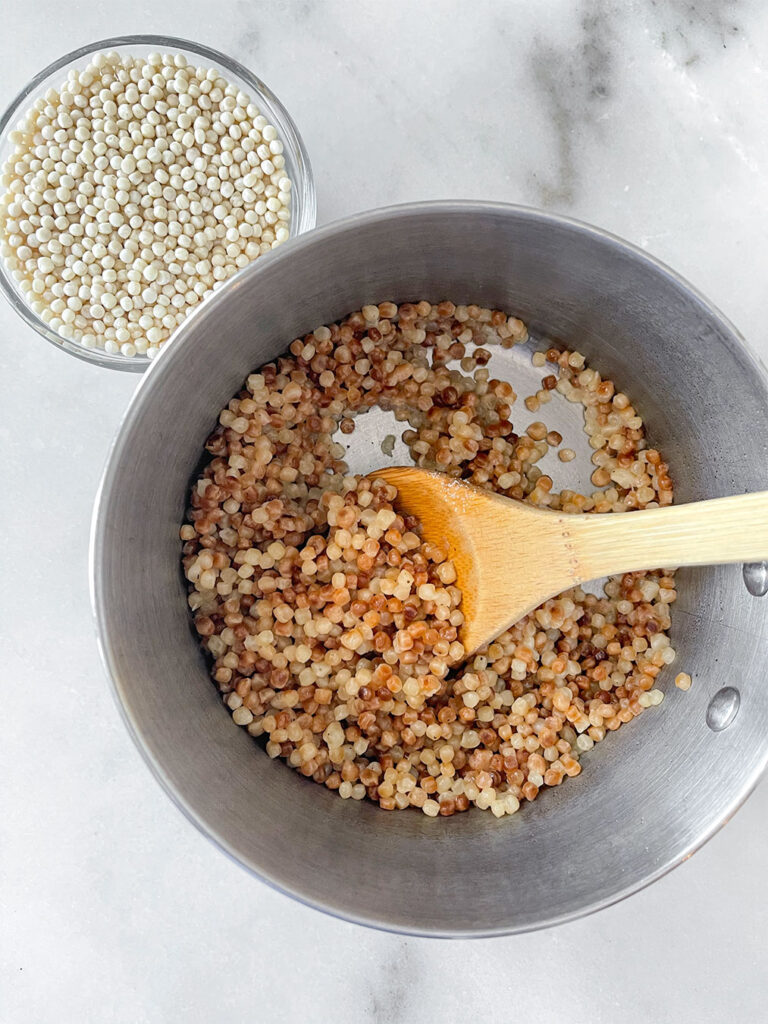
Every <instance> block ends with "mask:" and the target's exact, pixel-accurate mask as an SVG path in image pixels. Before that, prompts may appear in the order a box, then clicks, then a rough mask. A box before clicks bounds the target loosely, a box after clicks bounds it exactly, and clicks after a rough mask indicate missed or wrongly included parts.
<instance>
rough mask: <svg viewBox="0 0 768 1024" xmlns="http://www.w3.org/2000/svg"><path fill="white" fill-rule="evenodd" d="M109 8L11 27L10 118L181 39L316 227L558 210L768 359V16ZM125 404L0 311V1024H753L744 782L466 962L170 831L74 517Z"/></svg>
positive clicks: (762, 805)
mask: <svg viewBox="0 0 768 1024" xmlns="http://www.w3.org/2000/svg"><path fill="white" fill-rule="evenodd" d="M128 10H129V6H128V5H126V6H118V5H112V4H104V3H101V2H80V0H70V2H69V3H68V4H66V5H64V4H60V3H58V2H56V0H27V2H26V3H23V4H22V3H18V4H11V3H8V4H5V5H3V6H2V30H1V31H0V105H4V104H5V103H6V102H7V101H8V100H9V99H10V98H11V96H12V95H13V94H14V93H15V91H16V90H17V89H19V88H20V87H21V86H22V85H23V84H24V83H25V82H26V81H27V80H28V79H29V78H30V77H31V76H32V75H33V73H34V72H35V71H36V70H37V69H38V68H39V67H41V66H42V65H44V64H46V63H48V62H49V61H51V60H53V59H54V58H56V57H57V56H59V55H60V54H61V53H63V52H65V51H66V50H69V49H72V48H74V47H76V46H78V45H80V44H82V43H84V42H86V41H90V40H93V39H96V38H100V37H104V36H108V35H114V34H118V33H120V32H167V33H170V34H176V35H181V36H189V37H192V38H197V39H199V40H201V41H204V42H207V43H209V44H211V45H212V46H215V47H218V48H220V49H222V50H224V51H227V52H229V53H232V54H233V55H235V56H236V57H238V58H239V59H240V60H242V61H244V62H245V63H246V64H248V65H249V66H250V67H251V68H253V69H254V70H255V71H256V72H257V74H259V75H260V76H261V77H262V78H264V80H265V81H267V82H268V83H269V84H270V85H271V86H272V87H273V88H274V89H275V91H276V92H277V94H278V95H279V96H280V97H281V99H283V101H284V102H285V103H286V105H287V106H288V108H289V110H291V112H292V113H293V114H294V116H295V118H296V121H297V123H298V124H299V126H300V129H301V131H302V132H303V134H304V138H305V140H306V143H307V145H308V147H309V151H310V153H311V156H312V160H313V163H314V168H315V173H316V178H317V189H318V196H319V211H320V220H321V222H327V221H329V220H331V219H333V218H336V217H339V216H342V215H344V214H347V213H351V212H354V211H356V210H361V209H364V208H366V207H372V206H377V205H383V204H387V203H394V202H401V201H405V200H409V199H425V198H440V197H475V198H491V199H501V200H509V201H516V202H522V203H528V204H532V205H539V206H545V207H547V208H550V209H553V210H557V211H561V212H565V213H569V214H573V215H575V216H577V217H581V218H584V219H587V220H590V221H593V222H595V223H597V224H601V225H603V226H605V227H607V228H609V229H611V230H613V231H615V232H617V233H619V234H621V235H624V236H625V237H627V238H629V239H631V240H633V241H635V242H638V243H640V244H641V245H643V246H646V247H647V248H648V249H649V251H651V252H653V253H655V254H656V255H658V256H660V257H662V258H663V259H665V260H667V261H669V262H670V263H671V264H673V265H674V266H675V267H676V268H678V269H679V270H680V271H682V272H683V273H684V274H685V275H687V276H688V277H689V278H690V279H691V280H692V281H694V282H695V283H696V284H697V285H698V286H700V287H701V288H702V289H703V290H704V291H705V292H706V293H707V294H709V295H710V296H711V298H713V299H714V301H715V302H716V303H718V304H719V305H720V306H721V307H722V309H723V310H724V311H725V312H726V313H727V314H729V315H730V316H731V317H732V318H733V319H734V320H735V322H736V323H737V324H738V326H739V327H740V328H741V329H742V330H743V331H744V333H745V334H746V335H747V337H749V338H750V339H751V341H752V343H753V344H754V345H755V346H756V347H757V348H758V349H760V350H761V351H762V353H763V355H764V356H768V333H766V326H765V324H766V316H765V308H766V300H765V280H764V268H765V266H767V265H768V202H767V199H768V135H767V134H766V131H765V121H764V117H765V108H766V102H765V101H766V91H767V90H768V63H767V62H766V61H767V58H766V56H765V54H766V52H768V8H766V7H765V6H764V5H762V4H761V3H759V0H741V2H737V0H733V2H728V0H697V2H696V3H694V2H693V0H655V2H654V0H642V2H632V3H629V2H625V3H619V2H616V3H605V2H597V0H581V2H574V0H549V2H546V3H538V4H536V3H531V2H530V0H523V2H517V0H514V2H502V0H496V2H485V0H472V2H471V3H467V2H461V0H444V2H432V0H421V2H417V0H389V2H386V3H384V2H379V3H376V2H360V0H358V2H353V0H331V2H313V0H301V2H300V0H296V2H278V0H272V2H261V0H240V2H237V0H218V2H216V3H211V2H207V3H201V2H199V0H163V2H162V3H155V4H151V3H149V2H147V0H138V2H136V3H135V4H133V5H132V6H131V7H130V11H131V13H130V15H129V14H128ZM135 384H136V379H135V378H133V377H131V376H129V375H120V374H115V373H108V372H106V371H100V370H98V369H96V368H94V367H90V366H88V365H86V364H84V363H81V362H79V361H76V360H74V359H72V358H69V357H68V356H66V355H65V354H63V353H60V352H56V351H55V350H53V349H52V348H50V347H49V346H48V345H46V344H45V343H44V342H43V341H41V340H40V339H39V338H38V337H37V336H35V335H34V334H33V333H32V331H30V330H29V329H28V328H27V327H25V325H24V324H22V323H21V321H19V320H18V319H16V317H15V316H14V315H13V314H12V313H11V311H10V310H9V309H8V308H6V307H4V306H3V308H1V309H0V451H2V463H1V465H2V479H3V484H4V490H5V493H6V499H5V501H4V502H3V525H2V540H3V551H4V554H3V558H2V569H3V573H2V577H3V586H2V614H0V637H1V641H2V642H1V646H0V701H1V702H2V710H1V712H0V774H1V777H2V786H1V787H0V908H1V911H2V913H1V917H0V921H1V924H0V1021H2V1022H3V1024H27V1022H29V1024H33V1022H34V1024H60V1022H69V1021H72V1022H83V1021H98V1022H100V1024H102V1022H103V1024H111V1022H115V1024H117V1022H119V1024H156V1022H174V1024H175V1022H179V1021H190V1022H194V1024H197V1022H200V1024H203V1022H206V1024H207V1022H209V1021H217V1022H219V1021H220V1022H222V1024H225V1022H240V1021H243V1022H244V1021H259V1022H261V1021H264V1022H266V1021H277V1020H280V1021H290V1022H293V1021H297V1022H298V1021H300V1022H302V1024H315V1022H318V1024H319V1022H326V1021H331V1020H333V1021H335V1022H337V1024H353V1022H355V1024H357V1022H360V1024H368V1022H371V1024H374V1022H376V1024H400V1022H404V1021H425V1020H443V1021H449V1022H459V1021H465V1020H466V1021H469V1020H474V1019H476V1018H478V1017H480V1016H482V1017H483V1018H485V1019H488V1018H491V1017H494V1018H495V1019H498V1020H510V1019H515V1020H520V1021H528V1020H536V1021H540V1022H542V1024H550V1022H555V1021H561V1020H570V1021H575V1022H577V1024H581V1022H587V1021H589V1022H591V1024H602V1022H613V1021H616V1020H621V1021H623V1022H626V1024H635V1022H646V1021H649V1022H654V1024H655V1022H673V1021H674V1022H676V1024H678V1022H684V1024H687V1022H691V1024H693V1022H696V1024H707V1022H721V1021H723V1020H725V1019H727V1018H729V1017H731V1016H737V1015H738V1016H739V1017H742V1016H743V1017H745V1018H747V1019H752V1020H763V1019H765V1017H766V1012H767V1009H766V1002H767V1000H768V996H767V995H766V989H765V973H764V972H765V962H766V956H768V928H766V910H765V907H766V897H768V885H767V884H766V870H765V863H766V858H767V857H768V824H767V823H768V787H767V786H766V784H765V783H763V784H762V786H761V787H759V788H758V790H757V792H756V793H755V794H754V795H753V797H752V798H751V799H750V801H749V802H748V804H747V805H746V806H745V807H744V808H743V809H742V810H741V811H740V812H739V814H738V815H737V816H736V818H735V819H734V820H733V821H732V822H731V823H730V824H729V825H728V826H727V828H726V829H725V830H724V831H723V832H721V833H720V834H719V835H718V836H717V837H716V838H715V839H714V840H712V842H711V843H710V844H709V845H708V846H707V847H705V848H704V849H703V850H702V851H701V852H700V853H698V854H697V855H696V857H695V858H693V860H692V861H690V862H689V863H686V864H685V865H684V866H683V867H681V868H679V869H678V870H676V871H675V872H673V873H672V874H671V875H670V876H667V877H666V878H665V879H664V880H662V881H661V882H659V883H657V884H656V885H655V886H653V887H651V888H650V889H649V890H646V891H645V892H642V893H640V894H638V895H636V896H635V897H633V898H632V899H631V900H629V901H627V902H625V903H623V904H621V905H619V906H616V907H614V908H612V909H609V910H607V911H604V912H602V913H601V914H599V915H597V916H594V917H591V918H588V919H586V920H582V921H579V922H577V923H574V924H570V925H567V926H564V927H562V928H559V929H556V930H553V931H547V932H542V933H538V934H534V935H528V936H523V937H516V938H515V937H513V938H508V939H498V940H482V941H475V942H453V943H449V942H440V941H434V940H421V939H404V938H399V937H396V936H391V935H385V934H380V933H376V932H373V931H367V930H364V929H361V928H358V927H355V926H353V925H349V924H345V923H342V922H338V921H335V920H331V919H329V918H326V917H323V916H322V915H320V914H318V913H316V912H314V911H311V910H308V909H305V908H303V907H301V906H299V905H297V904H295V903H293V902H292V901H291V900H289V899H287V898H286V897H283V896H280V895H278V894H276V893H274V892H272V891H271V890H269V889H268V888H266V887H265V886H263V885H261V884H260V883H258V882H256V881H254V880H253V879H251V878H249V877H248V876H247V875H246V874H245V873H244V872H243V871H242V870H241V869H240V868H238V867H236V866H235V865H233V864H231V863H229V862H228V861H227V860H226V859H225V858H224V857H222V856H221V855H220V854H219V853H218V852H216V851H215V850H214V849H213V847H212V846H211V845H210V844H208V843H207V842H206V841H205V840H204V839H203V838H202V837H201V836H200V835H199V834H198V833H197V832H196V831H195V830H194V829H193V828H191V827H190V825H189V824H188V823H187V822H186V821H185V820H184V819H183V818H182V817H181V816H180V815H179V813H178V812H177V811H176V810H175V809H174V808H173V807H172V805H171V804H170V802H169V801H168V799H167V797H166V796H165V795H164V794H163V793H162V792H161V790H160V789H159V787H158V786H157V785H156V783H155V782H154V781H153V779H152V778H151V777H150V775H149V773H148V772H147V770H146V768H145V767H144V765H143V763H142V761H141V759H140V757H139V755H138V754H137V753H136V751H135V750H134V748H133V746H132V744H131V742H130V740H129V739H128V737H127V735H126V733H125V730H124V729H123V726H122V724H121V722H120V720H119V718H118V714H117V711H116V709H115V706H114V704H113V702H112V698H111V696H110V694H109V692H108V689H107V686H106V681H105V677H104V673H103V671H102V668H101V665H100V663H99V660H98V657H97V653H96V648H95V644H94V640H93V635H92V627H91V620H90V612H89V605H88V595H87V578H86V560H87V545H88V522H89V516H90V508H91V501H92V497H93V494H94V490H95V487H96V483H97V480H98V476H99V472H100V469H101V466H102V462H103V459H104V456H105V453H106V450H107V445H108V442H109V439H110V437H111V435H112V433H113V430H114V428H115V427H116V425H117V422H118V420H119V418H120V415H121V413H122V411H123V409H124V407H125V405H126V403H127V401H128V399H129V397H130V395H131V392H132V391H133V389H134V386H135ZM702 770H705V767H704V766H703V769H702Z"/></svg>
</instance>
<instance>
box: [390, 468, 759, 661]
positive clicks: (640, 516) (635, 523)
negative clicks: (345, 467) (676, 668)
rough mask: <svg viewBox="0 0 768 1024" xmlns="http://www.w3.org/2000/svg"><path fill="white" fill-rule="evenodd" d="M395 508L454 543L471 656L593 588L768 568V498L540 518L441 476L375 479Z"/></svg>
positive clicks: (435, 538)
mask: <svg viewBox="0 0 768 1024" xmlns="http://www.w3.org/2000/svg"><path fill="white" fill-rule="evenodd" d="M371 477H372V478H373V479H377V478H378V479H382V480H385V481H386V482H387V483H388V484H393V485H394V486H395V487H397V492H398V493H397V498H396V500H395V507H396V508H398V509H399V510H400V511H402V512H405V513H408V514H410V515H414V516H416V517H417V518H418V519H419V520H420V522H421V527H422V531H423V535H424V537H425V538H426V540H428V541H430V542H431V543H437V544H444V543H445V542H446V541H447V542H448V549H449V558H450V559H451V560H452V561H453V564H454V567H455V569H456V575H457V580H456V585H457V586H458V587H460V588H461V591H462V612H463V615H464V625H463V626H462V628H461V630H460V634H459V639H460V640H461V642H462V643H463V644H464V647H465V648H466V650H467V652H468V653H472V652H473V651H476V650H477V649H478V647H481V646H482V645H483V644H486V643H489V642H490V641H491V640H493V639H494V638H495V637H497V636H498V635H499V633H502V632H503V631H504V630H505V629H508V628H509V627H510V626H511V625H513V623H515V622H517V621H518V620H519V619H521V618H522V617H523V616H524V615H527V614H528V613H529V612H531V611H533V610H534V608H537V607H538V606H539V605H540V604H541V603H542V602H543V601H546V600H547V599H548V598H550V597H554V596H555V595H556V594H559V593H561V592H562V591H563V590H568V589H569V588H570V587H575V586H577V585H579V584H581V583H586V582H587V581H589V580H593V579H599V578H600V577H602V576H611V575H614V574H617V573H623V572H634V571H637V570H640V569H655V568H658V567H659V566H683V565H716V564H722V563H725V562H760V561H764V560H768V492H765V491H763V492H758V493H755V494H742V495H736V496H734V497H729V498H714V499H712V500H710V501H700V502H695V503H693V504H689V505H677V506H670V507H667V508H652V509H643V510H641V511H637V512H628V513H623V514H621V515H619V514H615V513H610V512H609V513H599V514H595V515H591V514H588V515H567V514H565V513H562V512H552V511H549V510H546V509H540V508H534V507H532V506H531V505H526V504H524V503H523V502H521V501H515V500H514V499H512V498H506V497H504V496H502V495H500V494H495V493H494V492H493V491H487V490H483V489H482V488H479V487H475V486H473V485H471V484H467V483H464V482H463V481H461V480H456V479H455V478H453V477H449V476H446V475H444V474H442V473H432V472H429V471H427V470H424V469H417V468H415V467H409V466H393V467H391V468H387V469H381V470H377V471H376V472H375V473H372V474H371Z"/></svg>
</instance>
